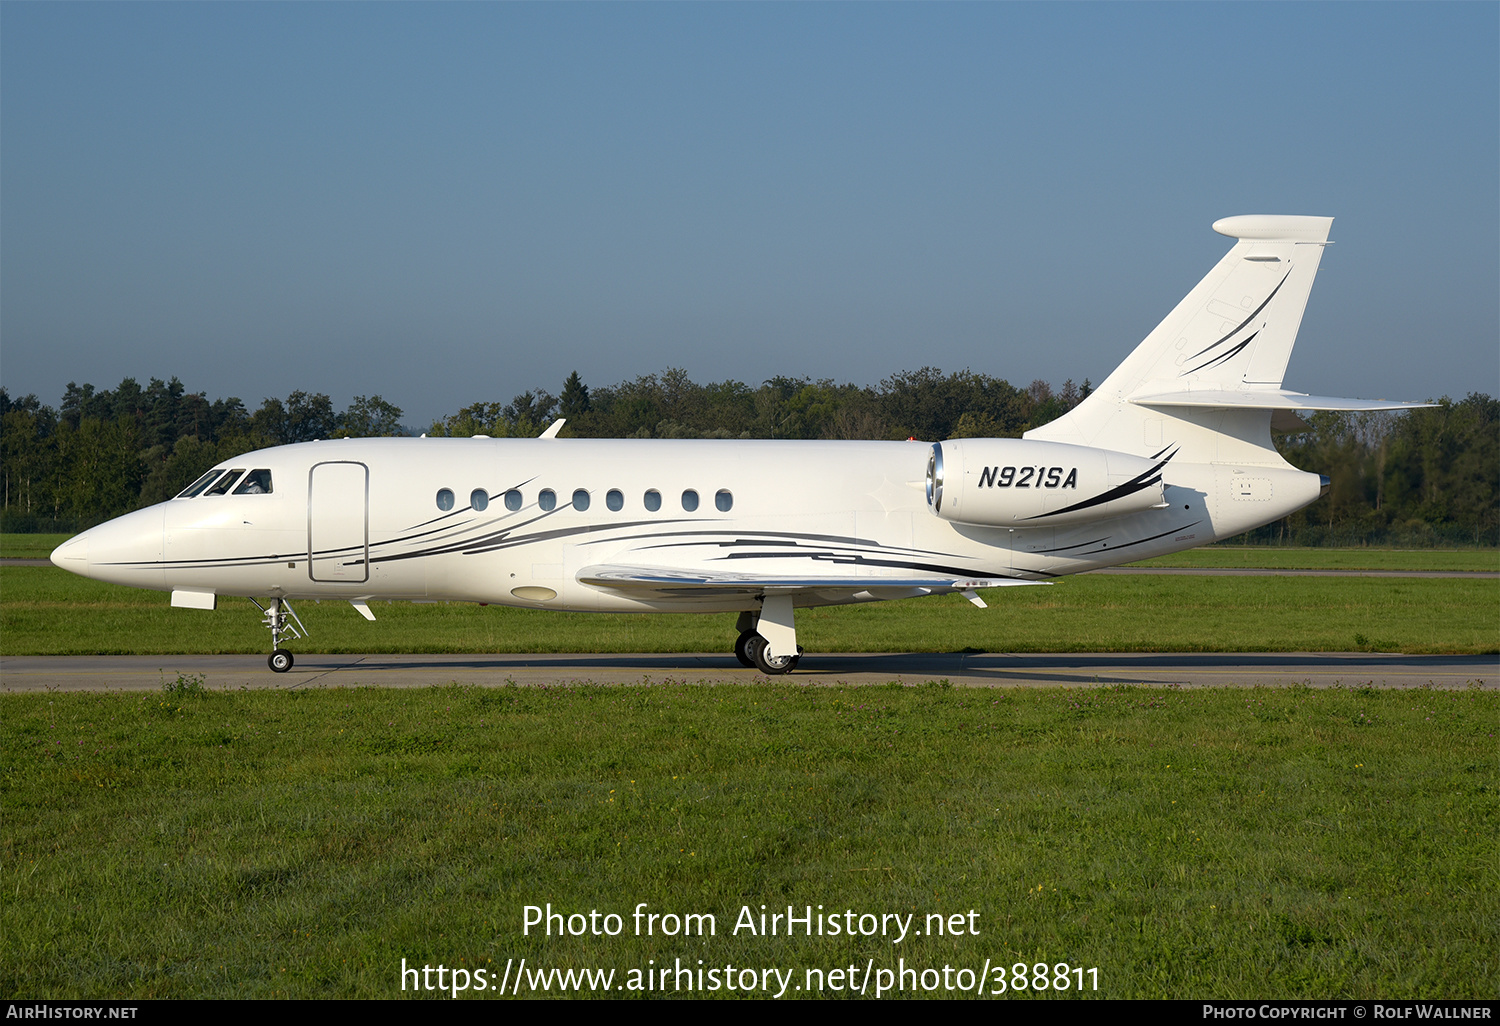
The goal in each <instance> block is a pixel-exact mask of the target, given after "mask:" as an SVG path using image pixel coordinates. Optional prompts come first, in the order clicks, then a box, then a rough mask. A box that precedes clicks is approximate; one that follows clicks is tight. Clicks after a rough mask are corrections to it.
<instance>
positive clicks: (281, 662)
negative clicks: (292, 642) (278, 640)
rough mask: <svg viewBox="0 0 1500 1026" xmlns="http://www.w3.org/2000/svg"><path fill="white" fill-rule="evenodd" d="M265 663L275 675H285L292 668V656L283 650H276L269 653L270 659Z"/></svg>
mask: <svg viewBox="0 0 1500 1026" xmlns="http://www.w3.org/2000/svg"><path fill="white" fill-rule="evenodd" d="M266 663H267V664H268V665H269V666H270V667H271V669H272V670H273V671H274V672H276V673H285V672H286V671H288V670H290V669H291V668H292V654H291V653H290V652H288V651H287V650H286V649H284V648H278V649H277V650H276V651H274V652H272V653H271V658H269V659H267V660H266Z"/></svg>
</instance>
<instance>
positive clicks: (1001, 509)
mask: <svg viewBox="0 0 1500 1026" xmlns="http://www.w3.org/2000/svg"><path fill="white" fill-rule="evenodd" d="M1171 458H1172V453H1171V452H1162V453H1160V454H1158V455H1157V456H1156V457H1154V458H1151V459H1146V458H1143V457H1140V456H1130V455H1127V454H1125V453H1122V452H1111V451H1110V450H1108V449H1094V448H1090V447H1088V446H1082V445H1068V444H1066V443H1063V442H1039V441H1027V440H1026V439H1023V438H960V439H950V440H948V441H946V442H938V443H936V444H934V445H933V447H932V453H931V454H930V455H929V456H928V458H927V505H928V507H929V508H931V510H932V511H933V512H934V513H936V514H937V515H938V516H940V517H942V518H943V519H944V520H949V521H952V522H953V523H956V524H974V525H977V526H982V527H1013V528H1021V527H1050V526H1052V525H1053V524H1077V523H1084V522H1086V521H1091V520H1105V519H1108V518H1109V517H1119V516H1124V515H1126V514H1128V513H1139V512H1141V511H1143V510H1148V509H1158V508H1161V507H1164V506H1166V505H1167V503H1166V499H1165V497H1164V495H1163V485H1162V468H1163V467H1165V466H1166V465H1167V461H1168V460H1170V459H1171Z"/></svg>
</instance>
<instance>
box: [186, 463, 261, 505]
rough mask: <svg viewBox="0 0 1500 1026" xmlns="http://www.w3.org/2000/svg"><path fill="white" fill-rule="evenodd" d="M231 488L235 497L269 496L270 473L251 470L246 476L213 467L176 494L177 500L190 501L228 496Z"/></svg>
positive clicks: (238, 471) (240, 472) (242, 472)
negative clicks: (206, 497) (192, 499)
mask: <svg viewBox="0 0 1500 1026" xmlns="http://www.w3.org/2000/svg"><path fill="white" fill-rule="evenodd" d="M221 475H222V476H221ZM236 484H238V485H239V487H238V488H235V485H236ZM209 485H213V487H212V488H210V487H209ZM231 488H234V494H235V495H269V494H271V472H270V471H269V470H265V469H260V470H252V471H250V473H248V474H246V473H245V472H244V471H243V470H241V469H238V468H236V469H234V470H230V471H225V469H224V468H223V467H215V468H214V469H213V470H210V471H209V472H208V473H207V474H204V475H203V476H202V477H200V478H199V479H198V480H196V481H194V482H193V483H192V484H190V485H188V486H187V487H186V488H184V489H183V490H182V491H180V492H178V493H177V498H179V499H191V498H194V497H195V496H199V495H229V494H230V491H229V490H230V489H231Z"/></svg>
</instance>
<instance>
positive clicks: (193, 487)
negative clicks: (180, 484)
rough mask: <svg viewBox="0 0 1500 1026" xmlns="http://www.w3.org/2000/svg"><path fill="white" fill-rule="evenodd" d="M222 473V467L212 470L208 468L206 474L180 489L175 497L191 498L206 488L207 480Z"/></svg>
mask: <svg viewBox="0 0 1500 1026" xmlns="http://www.w3.org/2000/svg"><path fill="white" fill-rule="evenodd" d="M222 473H224V468H223V467H215V468H214V469H213V470H210V471H209V472H208V473H207V474H204V475H203V476H202V477H200V478H199V479H198V480H196V481H194V482H193V483H192V484H190V485H188V486H187V487H186V488H184V489H183V490H182V491H180V492H178V493H177V497H178V498H179V499H191V498H192V497H193V496H195V495H197V494H198V493H199V492H201V491H203V489H205V488H207V487H208V484H209V482H210V481H212V480H214V478H216V477H218V476H219V475H220V474H222Z"/></svg>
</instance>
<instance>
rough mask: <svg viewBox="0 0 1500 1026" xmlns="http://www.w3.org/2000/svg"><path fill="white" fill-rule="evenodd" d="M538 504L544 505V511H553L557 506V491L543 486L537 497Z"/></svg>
mask: <svg viewBox="0 0 1500 1026" xmlns="http://www.w3.org/2000/svg"><path fill="white" fill-rule="evenodd" d="M536 504H537V505H538V506H540V507H542V511H543V512H544V513H551V512H552V511H553V510H554V509H556V508H557V493H556V492H554V491H553V490H552V489H551V488H543V489H542V490H541V493H540V494H538V495H537V497H536Z"/></svg>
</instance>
